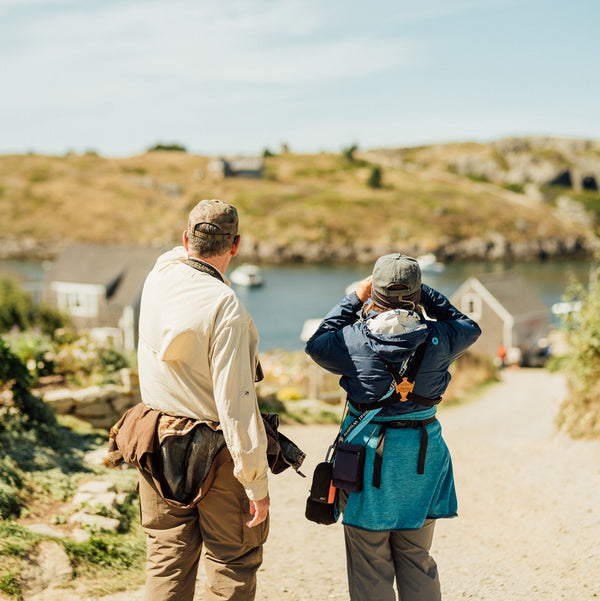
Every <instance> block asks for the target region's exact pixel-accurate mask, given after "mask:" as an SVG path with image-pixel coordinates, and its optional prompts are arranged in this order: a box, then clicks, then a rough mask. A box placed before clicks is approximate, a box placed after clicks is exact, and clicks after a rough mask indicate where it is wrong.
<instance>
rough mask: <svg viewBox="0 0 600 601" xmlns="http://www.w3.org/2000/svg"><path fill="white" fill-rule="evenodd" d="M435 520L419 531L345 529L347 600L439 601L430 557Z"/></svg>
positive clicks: (346, 527)
mask: <svg viewBox="0 0 600 601" xmlns="http://www.w3.org/2000/svg"><path fill="white" fill-rule="evenodd" d="M434 527H435V520H426V521H425V523H424V524H423V527H422V528H421V529H420V530H400V531H395V532H367V531H366V530H360V529H358V528H352V527H351V526H344V535H345V538H346V562H347V567H348V588H349V591H350V601H394V600H395V599H396V595H395V593H394V578H395V579H396V586H397V588H398V598H399V599H400V601H440V600H441V598H442V597H441V593H440V581H439V578H438V571H437V565H436V563H435V561H434V560H433V558H432V557H431V556H430V555H429V549H430V548H431V541H432V540H433V529H434Z"/></svg>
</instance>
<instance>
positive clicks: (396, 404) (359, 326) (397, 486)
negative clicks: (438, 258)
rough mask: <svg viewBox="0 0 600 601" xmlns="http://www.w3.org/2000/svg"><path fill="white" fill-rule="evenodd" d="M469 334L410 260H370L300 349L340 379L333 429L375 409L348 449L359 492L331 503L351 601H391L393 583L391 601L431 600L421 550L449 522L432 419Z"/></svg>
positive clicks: (446, 462) (446, 465)
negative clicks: (338, 520) (338, 415)
mask: <svg viewBox="0 0 600 601" xmlns="http://www.w3.org/2000/svg"><path fill="white" fill-rule="evenodd" d="M480 333H481V330H480V328H479V326H478V325H477V324H476V323H475V322H474V321H473V320H472V319H469V318H468V317H467V316H466V315H464V314H463V313H461V312H460V311H458V310H457V309H456V308H455V307H453V306H452V304H451V303H450V302H449V301H448V299H447V298H446V297H445V296H443V295H442V294H441V293H439V292H438V291H436V290H434V289H433V288H430V287H429V286H426V285H424V284H422V283H421V271H420V268H419V265H418V263H417V261H416V260H415V259H413V258H412V257H407V256H405V255H401V254H392V255H385V256H383V257H380V258H379V259H378V260H377V262H376V263H375V267H374V269H373V275H372V276H370V277H369V278H367V279H365V280H363V281H362V282H360V284H359V286H358V288H357V290H356V292H355V293H352V294H349V295H348V296H346V297H345V298H344V299H343V300H342V301H341V302H340V303H339V304H337V305H336V306H335V307H334V308H333V309H332V310H331V311H330V312H329V313H328V314H327V316H326V317H325V319H324V320H323V322H322V323H321V324H320V326H319V328H318V330H317V331H316V332H315V334H314V335H313V336H312V337H311V339H310V340H309V341H308V343H307V345H306V352H307V353H308V354H309V355H310V356H311V357H312V358H313V360H314V361H315V362H316V363H318V364H319V365H321V366H322V367H324V368H325V369H327V370H328V371H330V372H332V373H335V374H339V375H340V376H341V378H340V385H341V387H342V388H343V389H344V390H345V391H346V393H347V399H348V414H347V416H346V418H345V419H344V422H343V424H342V431H344V430H345V429H346V428H348V426H349V425H350V424H352V422H354V420H355V419H356V417H357V416H358V415H360V414H361V412H362V411H363V410H365V409H369V408H371V407H373V406H377V405H385V406H384V407H383V409H381V410H380V412H379V413H378V414H377V415H376V416H375V418H373V419H372V420H371V421H370V422H369V423H368V425H367V426H366V427H364V428H363V429H362V430H361V431H360V433H359V434H358V435H357V436H356V437H355V438H354V440H353V441H352V443H353V444H359V445H362V446H364V447H365V448H366V460H365V466H364V478H363V483H362V484H363V486H362V490H360V491H353V492H349V493H348V492H347V491H343V490H342V491H340V495H339V502H340V508H341V509H342V510H343V514H344V516H343V524H344V533H345V539H346V557H347V566H348V583H349V589H350V599H351V600H352V601H388V600H390V601H392V600H393V599H395V594H394V589H393V584H394V579H395V580H396V586H397V587H398V592H399V594H400V598H401V599H402V601H417V600H419V601H425V600H426V601H436V600H437V599H440V598H441V597H440V586H439V579H438V574H437V566H436V564H435V561H434V560H433V559H432V558H431V557H430V555H429V549H430V547H431V541H432V538H433V528H434V524H435V519H437V518H442V517H454V516H455V515H456V510H457V502H456V493H455V488H454V478H453V474H452V463H451V459H450V454H449V452H448V448H447V447H446V444H445V442H444V440H443V438H442V434H441V426H440V424H439V422H438V421H437V419H436V417H435V416H436V412H437V403H438V402H439V401H440V400H441V397H442V395H443V394H444V392H445V390H446V388H447V387H448V383H449V381H450V374H449V373H448V368H449V366H450V364H451V363H452V362H453V361H455V360H456V359H457V358H458V357H459V356H460V355H461V354H462V353H463V352H464V351H465V350H466V349H467V348H468V347H469V346H470V345H472V344H473V343H474V342H475V341H476V340H477V338H478V337H479V335H480ZM407 376H409V377H408V378H407ZM403 379H404V380H406V379H408V380H409V381H410V380H413V382H414V387H413V389H412V391H411V392H410V393H408V392H407V391H406V390H404V391H403V392H397V390H403V389H402V386H399V387H398V388H396V386H395V384H396V383H397V382H401V381H402V380H403ZM409 384H410V382H409ZM409 388H410V386H409ZM382 399H385V400H384V401H382ZM378 402H379V403H378Z"/></svg>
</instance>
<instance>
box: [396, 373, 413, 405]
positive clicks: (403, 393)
mask: <svg viewBox="0 0 600 601" xmlns="http://www.w3.org/2000/svg"><path fill="white" fill-rule="evenodd" d="M414 387H415V383H414V382H409V381H408V379H407V378H402V380H400V383H398V382H396V392H397V393H398V394H399V395H400V400H401V401H402V402H403V403H404V402H405V401H408V394H409V393H410V392H412V391H413V388H414Z"/></svg>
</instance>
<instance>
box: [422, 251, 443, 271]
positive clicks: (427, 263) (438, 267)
mask: <svg viewBox="0 0 600 601" xmlns="http://www.w3.org/2000/svg"><path fill="white" fill-rule="evenodd" d="M417 262H418V263H419V267H420V268H421V271H422V272H423V273H443V272H444V270H445V269H446V266H445V265H444V264H443V263H440V262H439V261H438V260H437V259H436V258H435V255H434V254H433V253H427V254H426V255H420V256H418V257H417Z"/></svg>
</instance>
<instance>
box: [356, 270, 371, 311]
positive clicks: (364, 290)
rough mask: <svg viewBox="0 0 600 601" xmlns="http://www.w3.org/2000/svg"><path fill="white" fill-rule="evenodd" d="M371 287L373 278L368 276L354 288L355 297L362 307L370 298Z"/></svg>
mask: <svg viewBox="0 0 600 601" xmlns="http://www.w3.org/2000/svg"><path fill="white" fill-rule="evenodd" d="M372 285H373V276H372V275H370V276H369V277H368V278H365V279H364V280H362V282H360V283H359V284H358V286H357V288H356V296H358V299H359V300H360V302H361V303H362V304H363V305H364V304H365V303H366V302H367V299H368V298H369V297H370V296H371V286H372Z"/></svg>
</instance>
